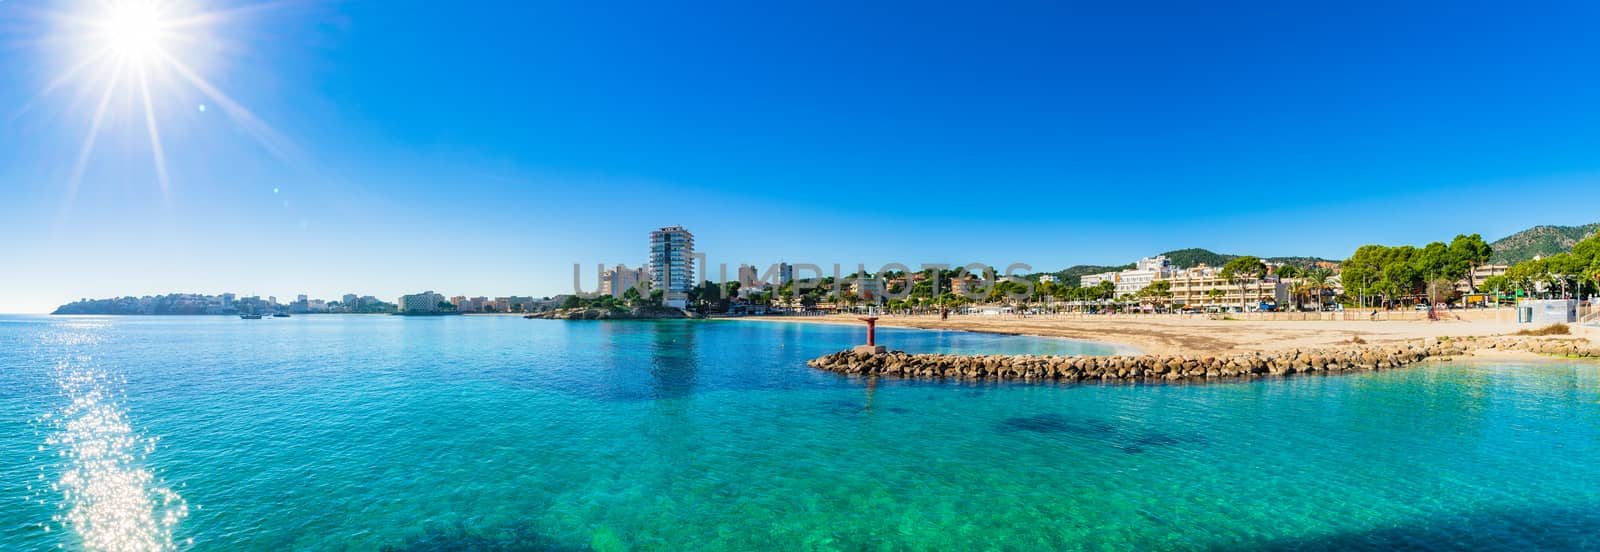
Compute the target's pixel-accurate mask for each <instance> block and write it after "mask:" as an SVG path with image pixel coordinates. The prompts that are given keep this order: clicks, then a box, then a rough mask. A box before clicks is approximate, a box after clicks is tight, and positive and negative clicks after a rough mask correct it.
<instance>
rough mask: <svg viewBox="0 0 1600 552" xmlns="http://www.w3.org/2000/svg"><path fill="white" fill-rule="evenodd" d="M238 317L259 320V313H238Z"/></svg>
mask: <svg viewBox="0 0 1600 552" xmlns="http://www.w3.org/2000/svg"><path fill="white" fill-rule="evenodd" d="M239 318H243V319H245V320H260V319H261V315H259V314H241V315H239Z"/></svg>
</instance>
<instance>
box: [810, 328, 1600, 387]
mask: <svg viewBox="0 0 1600 552" xmlns="http://www.w3.org/2000/svg"><path fill="white" fill-rule="evenodd" d="M1496 349H1498V350H1506V351H1526V352H1533V353H1538V354H1547V355H1558V356H1564V357H1572V358H1600V348H1596V347H1593V346H1591V345H1590V344H1589V342H1588V341H1586V340H1578V339H1538V338H1522V337H1488V338H1456V339H1428V340H1422V341H1415V342H1410V343H1396V344H1385V345H1358V344H1351V345H1349V346H1344V347H1336V348H1318V349H1287V350H1282V351H1268V352H1255V353H1236V354H1225V355H1207V356H1183V355H1133V356H1128V355H1122V356H1041V355H974V356H968V355H943V354H909V353H906V352H904V351H889V352H884V353H869V352H855V351H841V352H837V353H833V354H830V355H826V356H823V357H821V358H817V359H813V360H811V361H809V362H807V363H806V364H807V365H809V366H811V367H812V368H817V369H819V370H827V371H830V372H838V373H841V374H850V375H859V376H888V377H904V378H934V379H968V380H1025V381H1130V382H1137V381H1212V380H1219V381H1220V380H1226V379H1238V378H1254V377H1271V376H1288V375H1293V374H1334V373H1343V372H1357V371H1374V370H1390V369H1394V368H1400V367H1402V366H1407V365H1410V364H1415V363H1418V362H1423V361H1427V360H1451V359H1453V358H1454V357H1457V356H1460V355H1465V354H1471V353H1473V352H1475V351H1482V350H1496Z"/></svg>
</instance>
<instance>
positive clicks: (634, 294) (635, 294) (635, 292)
mask: <svg viewBox="0 0 1600 552" xmlns="http://www.w3.org/2000/svg"><path fill="white" fill-rule="evenodd" d="M622 300H623V301H624V302H627V303H628V306H630V307H638V306H640V303H642V302H643V297H641V296H640V295H639V288H636V287H630V288H628V290H627V291H624V292H622Z"/></svg>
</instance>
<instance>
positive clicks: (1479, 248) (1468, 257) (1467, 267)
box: [1450, 234, 1494, 292]
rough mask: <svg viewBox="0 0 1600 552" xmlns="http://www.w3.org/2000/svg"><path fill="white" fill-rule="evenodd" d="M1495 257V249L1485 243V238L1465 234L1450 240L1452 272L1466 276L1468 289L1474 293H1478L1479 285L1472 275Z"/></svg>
mask: <svg viewBox="0 0 1600 552" xmlns="http://www.w3.org/2000/svg"><path fill="white" fill-rule="evenodd" d="M1493 256H1494V247H1491V246H1490V245H1489V243H1488V242H1485V241H1483V236H1479V235H1477V234H1470V235H1465V234H1464V235H1457V236H1456V238H1455V239H1453V240H1450V258H1451V263H1452V265H1453V266H1452V268H1451V272H1452V274H1453V275H1459V276H1466V277H1467V286H1468V289H1470V290H1471V291H1473V292H1477V291H1478V285H1477V282H1475V281H1473V278H1472V273H1473V272H1474V271H1476V270H1477V269H1478V267H1480V266H1483V265H1484V264H1486V263H1488V262H1489V258H1490V257H1493Z"/></svg>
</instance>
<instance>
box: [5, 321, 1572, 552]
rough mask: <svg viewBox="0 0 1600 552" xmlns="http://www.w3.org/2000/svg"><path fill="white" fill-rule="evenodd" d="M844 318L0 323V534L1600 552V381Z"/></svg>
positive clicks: (619, 545)
mask: <svg viewBox="0 0 1600 552" xmlns="http://www.w3.org/2000/svg"><path fill="white" fill-rule="evenodd" d="M861 333H862V330H861V329H859V328H845V327H832V326H821V325H799V324H769V323H753V322H660V323H639V322H631V323H630V322H561V321H534V320H523V319H520V318H512V317H444V318H428V319H404V318H398V317H385V316H348V317H341V316H322V317H318V316H301V317H295V318H291V319H280V320H260V321H245V320H238V319H236V318H221V317H194V318H180V317H170V318H60V317H57V318H46V317H0V367H3V371H0V500H3V501H4V502H3V503H0V504H3V507H0V549H4V550H38V549H46V548H57V547H58V546H60V547H64V548H67V549H81V548H90V547H96V546H98V547H100V548H108V549H112V548H117V547H126V548H134V549H149V548H159V547H164V546H168V545H170V546H171V547H173V548H177V549H197V550H218V549H228V550H287V549H313V550H326V549H331V550H345V549H349V550H370V549H377V548H382V547H393V548H396V549H401V550H488V549H494V550H506V549H590V548H593V549H598V550H626V549H638V550H688V549H695V550H861V549H892V550H901V549H906V550H977V549H996V550H1026V549H1078V548H1082V549H1124V550H1147V549H1173V548H1180V549H1195V548H1200V549H1252V548H1255V549H1261V548H1266V549H1337V550H1345V549H1352V548H1370V549H1393V548H1424V549H1440V548H1475V549H1484V548H1491V549H1492V548H1499V549H1505V550H1526V549H1531V548H1546V549H1549V548H1570V549H1578V548H1590V549H1593V548H1596V547H1600V536H1596V535H1600V365H1596V364H1593V363H1580V362H1562V361H1548V362H1532V363H1519V364H1505V363H1499V364H1493V363H1459V364H1453V365H1428V366H1424V367H1418V368H1414V369H1406V370H1400V371H1391V372H1382V373H1371V374H1358V375H1349V376H1334V377H1303V378H1294V379H1287V380H1270V381H1257V382H1247V383H1231V384H1220V385H1170V386H1168V385H1139V386H1129V385H1075V386H1066V385H1062V386H1055V385H1021V384H1002V385H994V384H988V385H977V384H957V383H929V382H909V381H878V382H868V381H863V380H857V379H850V378H846V377H843V376H838V375H835V374H831V373H824V372H820V371H814V370H811V369H809V368H807V367H805V366H804V364H803V362H804V360H806V359H809V358H812V357H815V356H818V355H821V354H824V353H827V352H831V351H834V350H837V349H840V348H843V347H845V346H848V345H850V344H853V343H855V342H856V341H859V340H860V337H861ZM882 337H883V341H885V342H886V343H888V344H889V345H890V346H891V347H893V348H899V349H905V350H908V351H913V352H935V351H954V352H968V353H974V352H1040V353H1062V354H1070V353H1077V352H1087V353H1096V354H1106V353H1110V352H1112V351H1111V350H1110V349H1108V348H1105V347H1104V346H1098V345H1093V344H1085V343H1080V342H1071V341H1063V340H1047V339H1031V338H1022V337H1007V336H986V335H977V334H964V333H948V332H916V331H901V330H886V331H883V332H882Z"/></svg>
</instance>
